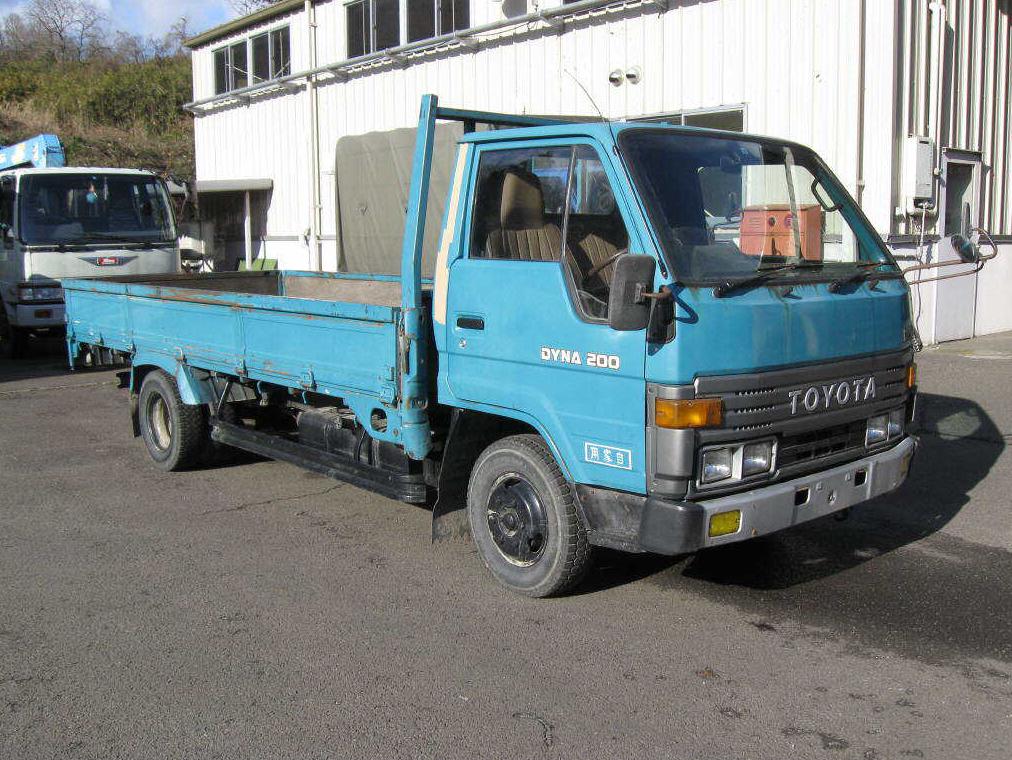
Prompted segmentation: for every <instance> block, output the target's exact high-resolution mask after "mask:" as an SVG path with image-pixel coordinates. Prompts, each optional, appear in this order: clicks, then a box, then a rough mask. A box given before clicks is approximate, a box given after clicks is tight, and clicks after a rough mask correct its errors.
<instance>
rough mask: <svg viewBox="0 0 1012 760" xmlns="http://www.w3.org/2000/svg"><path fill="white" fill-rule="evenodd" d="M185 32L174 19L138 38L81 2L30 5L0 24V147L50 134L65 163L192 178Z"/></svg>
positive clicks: (34, 0)
mask: <svg viewBox="0 0 1012 760" xmlns="http://www.w3.org/2000/svg"><path fill="white" fill-rule="evenodd" d="M188 33H189V32H188V30H187V25H186V19H180V20H179V21H178V22H177V23H176V24H175V25H174V26H173V27H172V29H170V30H167V32H166V33H165V35H164V36H162V37H141V36H139V35H136V34H131V33H129V32H125V31H122V30H118V29H115V28H113V26H112V24H111V22H110V20H109V19H108V18H107V17H106V16H105V15H104V14H103V13H102V12H101V11H100V10H99V8H98V7H97V6H96V5H95V4H93V3H92V2H90V0H31V2H29V3H28V4H27V6H25V8H24V10H22V11H21V12H20V13H11V14H9V15H7V16H6V17H5V18H4V20H3V24H2V27H0V145H10V144H12V143H15V142H19V141H21V140H23V139H25V138H27V137H31V136H32V135H36V134H39V133H41V132H52V133H55V134H57V135H59V137H60V138H61V139H62V140H63V142H64V145H65V147H66V149H67V157H68V160H69V162H70V163H72V164H76V165H89V164H90V165H112V166H125V167H131V168H146V169H153V170H156V171H159V172H164V173H168V174H174V175H176V176H179V177H184V178H189V177H192V176H193V174H194V168H193V122H192V118H191V117H190V116H189V115H188V114H187V113H185V112H184V111H183V109H182V106H183V104H184V103H186V102H187V101H188V100H189V99H190V96H191V92H192V91H191V79H190V60H189V56H188V55H187V54H186V51H185V50H184V49H183V47H182V42H183V40H184V39H185V38H186V37H187V35H188Z"/></svg>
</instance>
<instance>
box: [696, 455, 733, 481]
mask: <svg viewBox="0 0 1012 760" xmlns="http://www.w3.org/2000/svg"><path fill="white" fill-rule="evenodd" d="M733 462H734V454H733V452H732V450H731V449H710V450H709V451H707V452H704V453H703V471H702V474H701V475H700V482H702V483H716V482H717V481H718V480H726V479H727V478H729V477H731V465H732V464H733Z"/></svg>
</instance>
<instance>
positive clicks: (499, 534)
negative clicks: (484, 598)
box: [467, 435, 592, 597]
mask: <svg viewBox="0 0 1012 760" xmlns="http://www.w3.org/2000/svg"><path fill="white" fill-rule="evenodd" d="M467 514H468V518H469V520H470V523H471V535H472V536H473V537H474V542H475V544H476V545H477V547H478V552H479V554H480V555H481V558H482V560H483V561H484V562H485V566H486V567H488V569H489V570H490V571H491V572H492V574H493V575H494V576H495V577H496V578H497V579H498V580H499V581H500V582H501V583H502V584H503V585H505V586H506V587H508V588H510V589H512V590H513V591H515V592H517V593H518V594H524V595H525V596H533V597H544V596H551V595H553V594H560V593H563V592H565V591H567V590H569V589H571V588H573V586H575V585H576V584H577V583H579V582H580V580H581V579H582V578H583V576H584V574H585V573H586V572H587V570H588V568H589V567H590V564H591V560H592V557H591V550H590V545H589V543H588V542H587V529H586V527H585V526H584V524H583V520H582V519H581V518H580V514H579V511H578V510H577V507H576V501H575V497H574V495H573V488H572V486H571V485H570V484H569V482H567V481H566V478H565V477H564V476H563V474H562V471H561V470H560V469H559V466H558V464H557V463H556V461H555V457H553V456H552V452H551V451H550V450H549V448H548V446H547V445H546V444H545V442H544V440H542V438H541V437H540V436H537V435H514V436H510V437H509V438H503V439H502V440H500V441H496V442H495V443H493V444H492V445H491V446H489V447H488V448H487V449H485V451H483V452H482V454H481V456H479V457H478V461H477V462H476V463H475V465H474V469H473V470H472V471H471V479H470V482H469V483H468V487H467Z"/></svg>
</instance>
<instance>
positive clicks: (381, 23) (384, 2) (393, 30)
mask: <svg viewBox="0 0 1012 760" xmlns="http://www.w3.org/2000/svg"><path fill="white" fill-rule="evenodd" d="M345 10H346V17H347V23H348V40H347V42H348V58H357V57H358V56H360V55H367V54H369V53H374V52H376V51H378V50H385V49H387V48H392V47H397V46H398V45H399V44H400V43H401V12H400V3H399V0H358V2H354V3H349V4H348V5H347V6H345Z"/></svg>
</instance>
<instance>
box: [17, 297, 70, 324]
mask: <svg viewBox="0 0 1012 760" xmlns="http://www.w3.org/2000/svg"><path fill="white" fill-rule="evenodd" d="M65 311H66V306H65V304H64V302H63V301H41V302H39V303H25V302H21V303H18V304H16V305H15V306H14V325H15V327H25V328H28V329H35V330H41V329H43V328H48V327H63V326H64V324H65V322H64V314H65Z"/></svg>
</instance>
